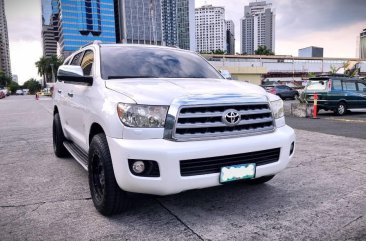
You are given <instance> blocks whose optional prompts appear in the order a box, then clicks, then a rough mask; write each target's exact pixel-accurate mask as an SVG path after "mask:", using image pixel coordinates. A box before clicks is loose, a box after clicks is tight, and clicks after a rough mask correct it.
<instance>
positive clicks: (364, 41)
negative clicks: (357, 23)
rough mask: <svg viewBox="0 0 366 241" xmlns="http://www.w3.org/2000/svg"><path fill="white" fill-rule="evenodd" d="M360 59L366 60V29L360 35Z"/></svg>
mask: <svg viewBox="0 0 366 241" xmlns="http://www.w3.org/2000/svg"><path fill="white" fill-rule="evenodd" d="M360 58H361V59H366V28H365V29H364V30H363V31H362V32H361V33H360Z"/></svg>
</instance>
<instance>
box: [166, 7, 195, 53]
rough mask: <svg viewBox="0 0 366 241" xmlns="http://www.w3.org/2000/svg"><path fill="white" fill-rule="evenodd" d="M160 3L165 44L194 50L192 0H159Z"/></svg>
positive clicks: (193, 9)
mask: <svg viewBox="0 0 366 241" xmlns="http://www.w3.org/2000/svg"><path fill="white" fill-rule="evenodd" d="M161 4H162V14H161V15H162V20H163V21H162V24H163V40H164V43H165V45H167V46H177V47H179V48H181V49H188V50H195V49H196V43H195V40H196V37H195V24H194V14H195V12H194V11H195V8H194V0H161Z"/></svg>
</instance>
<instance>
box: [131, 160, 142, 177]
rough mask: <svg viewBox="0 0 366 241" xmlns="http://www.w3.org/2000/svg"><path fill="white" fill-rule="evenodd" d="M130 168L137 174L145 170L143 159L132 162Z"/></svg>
mask: <svg viewBox="0 0 366 241" xmlns="http://www.w3.org/2000/svg"><path fill="white" fill-rule="evenodd" d="M132 170H133V171H134V172H135V173H137V174H140V173H142V172H143V171H145V163H144V162H143V161H135V162H134V163H133V164H132Z"/></svg>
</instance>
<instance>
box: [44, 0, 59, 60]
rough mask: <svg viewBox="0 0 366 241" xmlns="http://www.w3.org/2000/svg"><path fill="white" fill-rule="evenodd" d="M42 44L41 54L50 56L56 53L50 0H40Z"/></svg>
mask: <svg viewBox="0 0 366 241" xmlns="http://www.w3.org/2000/svg"><path fill="white" fill-rule="evenodd" d="M41 3H42V4H41V7H42V45H43V56H44V57H51V56H52V55H57V41H56V39H55V32H54V31H55V30H54V28H53V18H52V16H53V15H52V4H51V0H42V2H41Z"/></svg>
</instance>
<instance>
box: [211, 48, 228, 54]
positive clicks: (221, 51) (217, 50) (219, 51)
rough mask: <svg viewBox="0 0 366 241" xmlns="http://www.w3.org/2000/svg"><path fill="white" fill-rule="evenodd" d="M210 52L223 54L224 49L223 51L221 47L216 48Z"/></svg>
mask: <svg viewBox="0 0 366 241" xmlns="http://www.w3.org/2000/svg"><path fill="white" fill-rule="evenodd" d="M211 53H213V54H225V51H223V50H221V49H216V50H212V51H211Z"/></svg>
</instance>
